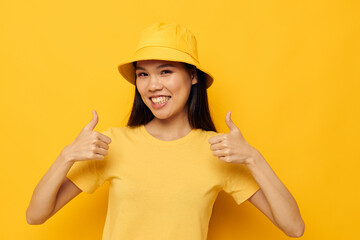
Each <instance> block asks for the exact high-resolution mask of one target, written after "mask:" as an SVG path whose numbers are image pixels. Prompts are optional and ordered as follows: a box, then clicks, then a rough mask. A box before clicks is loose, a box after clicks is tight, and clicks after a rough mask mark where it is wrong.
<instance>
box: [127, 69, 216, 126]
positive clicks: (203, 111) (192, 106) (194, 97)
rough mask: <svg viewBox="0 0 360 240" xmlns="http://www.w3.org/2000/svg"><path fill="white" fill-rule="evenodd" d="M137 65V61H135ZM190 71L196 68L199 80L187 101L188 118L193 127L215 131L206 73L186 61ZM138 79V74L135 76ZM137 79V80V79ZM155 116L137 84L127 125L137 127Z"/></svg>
mask: <svg viewBox="0 0 360 240" xmlns="http://www.w3.org/2000/svg"><path fill="white" fill-rule="evenodd" d="M133 64H134V67H136V62H134V63H133ZM184 64H185V66H186V68H187V69H188V70H189V71H190V70H192V69H196V74H197V77H198V82H197V83H196V84H193V85H192V87H191V90H190V95H189V98H188V101H187V106H188V118H189V123H190V126H191V128H193V129H198V128H200V129H203V130H205V131H215V132H216V128H215V125H214V123H213V121H212V119H211V116H210V110H209V104H208V97H207V91H206V80H205V73H204V72H202V71H200V70H199V69H197V68H196V67H195V66H194V65H191V64H188V63H184ZM135 79H136V76H135ZM135 81H136V80H135ZM153 118H154V115H153V114H152V112H151V110H150V109H149V108H148V107H147V106H146V105H145V103H144V102H143V100H142V99H141V96H140V93H139V91H138V90H137V87H136V86H135V97H134V103H133V107H132V110H131V114H130V117H129V121H128V123H127V126H129V127H137V126H140V125H143V124H146V123H148V122H150V121H151V120H152V119H153Z"/></svg>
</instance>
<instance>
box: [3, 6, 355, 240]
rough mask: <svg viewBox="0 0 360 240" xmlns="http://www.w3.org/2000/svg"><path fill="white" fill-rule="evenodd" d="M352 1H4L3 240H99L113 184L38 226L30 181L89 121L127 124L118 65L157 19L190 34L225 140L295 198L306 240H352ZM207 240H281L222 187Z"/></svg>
mask: <svg viewBox="0 0 360 240" xmlns="http://www.w3.org/2000/svg"><path fill="white" fill-rule="evenodd" d="M359 13H360V5H359V2H358V1H356V0H354V1H329V0H324V1H314V0H302V1H278V0H271V1H250V0H248V1H236V0H232V1H226V0H224V1H209V0H207V1H193V0H183V1H168V0H163V1H160V0H154V1H144V0H141V1H102V2H101V3H100V1H70V0H66V1H45V0H41V1H25V0H17V1H4V0H1V1H0V56H1V62H0V74H1V75H0V79H1V81H0V84H1V85H0V87H1V88H0V98H1V101H0V104H1V105H0V110H1V118H0V127H1V132H0V136H1V144H0V152H1V160H0V171H1V175H0V178H1V179H0V181H1V198H0V208H1V209H0V226H1V227H0V239H100V238H101V234H102V228H103V224H104V220H105V213H106V212H105V211H106V200H107V190H108V185H104V186H103V187H102V188H100V189H99V190H97V191H96V192H95V193H94V194H92V195H87V194H84V193H82V194H80V195H79V196H78V197H77V198H76V199H74V200H73V201H72V202H70V203H69V204H68V205H66V206H65V207H64V208H63V209H61V210H60V212H58V213H57V214H56V215H54V216H53V218H51V219H49V220H48V221H47V222H46V223H45V224H43V225H39V226H31V225H28V224H27V223H26V218H25V211H26V208H27V206H28V203H29V201H30V198H31V194H32V191H33V189H34V188H35V186H36V184H37V183H38V181H39V180H40V178H41V177H42V176H43V174H44V173H45V172H46V171H47V170H48V168H49V167H50V165H51V164H52V163H53V161H54V160H55V159H56V157H57V155H58V154H59V153H60V151H61V150H62V148H63V147H64V146H65V145H67V144H69V143H70V142H71V141H72V140H73V139H74V138H75V137H76V136H77V135H78V133H79V132H80V130H81V129H82V128H83V127H84V126H85V125H86V124H87V123H88V122H89V121H90V120H91V117H92V114H91V111H92V110H93V109H95V110H96V111H97V112H98V115H99V123H98V125H97V126H96V128H95V130H96V131H103V130H106V129H107V128H108V127H118V126H124V125H125V123H126V120H127V118H128V116H129V111H130V107H131V104H132V99H133V90H134V88H133V86H132V85H130V84H128V83H127V82H125V80H124V79H122V78H121V76H120V74H119V73H118V72H117V68H116V67H117V64H118V63H119V62H120V61H121V60H123V59H125V58H126V57H128V56H130V54H132V52H133V51H134V49H135V47H136V43H137V39H138V37H139V34H140V31H141V30H142V29H143V28H144V27H146V26H148V25H150V24H152V23H154V22H157V21H165V22H178V23H180V24H183V25H184V26H187V27H188V28H189V29H190V30H191V31H192V32H194V33H195V35H196V37H197V40H198V48H199V56H200V62H201V63H202V65H204V66H205V67H206V68H207V69H209V71H210V72H212V73H213V75H214V77H215V82H214V84H213V86H212V87H210V89H209V98H210V104H211V112H212V115H213V118H214V120H215V124H216V126H217V128H218V130H219V131H222V132H227V131H228V129H227V127H226V124H225V121H224V118H225V114H226V112H227V111H228V110H232V119H233V121H234V122H235V123H236V125H237V126H238V127H239V128H240V130H241V131H242V133H243V135H244V137H245V139H246V140H247V141H248V142H249V143H250V144H251V145H252V146H254V147H255V148H257V149H258V150H259V151H260V152H261V153H262V154H263V156H264V157H265V159H266V160H267V161H268V162H269V163H270V165H271V166H272V168H273V169H274V171H275V172H276V173H277V175H278V176H279V178H280V179H281V180H282V181H283V182H284V183H285V185H286V186H287V187H288V188H289V190H290V191H291V193H292V194H293V195H294V197H295V198H296V200H297V202H298V204H299V207H300V210H301V213H302V216H303V218H304V220H305V223H306V230H305V234H304V236H303V237H302V238H303V239H355V238H356V236H357V234H356V233H357V228H358V220H357V219H358V216H359V207H358V203H359V200H360V198H359V187H358V183H359V174H358V172H359V166H360V164H359V160H360V153H359V147H358V145H359V143H360V141H359V134H360V127H359V123H360V117H359V115H360V114H359V110H360V100H359V90H360V88H359V87H360V83H359V80H360V70H359V69H360V33H359V32H360V17H359ZM208 239H210V240H215V239H221V240H227V239H289V238H288V237H286V236H285V234H283V233H282V232H281V231H280V230H278V229H277V228H276V227H275V226H273V225H272V223H271V222H270V221H269V220H268V219H266V217H265V216H264V215H262V213H261V212H259V211H258V210H257V209H256V208H255V207H253V206H252V205H251V204H249V203H244V204H242V205H240V206H237V205H236V203H235V202H234V201H233V199H232V198H231V197H230V196H229V195H227V194H225V193H224V192H221V193H220V195H219V197H218V199H217V201H216V203H215V206H214V212H213V217H212V219H211V221H210V226H209V238H208Z"/></svg>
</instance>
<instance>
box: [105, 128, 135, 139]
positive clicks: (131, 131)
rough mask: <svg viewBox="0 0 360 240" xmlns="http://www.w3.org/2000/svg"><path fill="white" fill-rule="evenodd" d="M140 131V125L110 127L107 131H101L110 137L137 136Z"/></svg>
mask: <svg viewBox="0 0 360 240" xmlns="http://www.w3.org/2000/svg"><path fill="white" fill-rule="evenodd" d="M139 132H140V126H138V127H128V126H125V127H109V128H108V129H106V130H105V131H102V132H101V133H102V134H104V135H106V136H108V137H110V138H115V139H119V138H123V137H126V138H129V137H135V136H136V135H138V134H139Z"/></svg>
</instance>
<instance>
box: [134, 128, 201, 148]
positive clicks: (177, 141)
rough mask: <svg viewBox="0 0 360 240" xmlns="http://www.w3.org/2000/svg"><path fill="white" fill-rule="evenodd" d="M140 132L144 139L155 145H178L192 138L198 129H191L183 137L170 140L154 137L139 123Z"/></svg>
mask: <svg viewBox="0 0 360 240" xmlns="http://www.w3.org/2000/svg"><path fill="white" fill-rule="evenodd" d="M139 130H140V132H142V134H143V135H144V136H145V137H146V139H147V140H148V141H150V142H152V143H154V144H156V145H160V146H174V145H179V144H183V143H185V142H187V141H189V140H190V139H191V138H193V136H194V135H195V133H196V132H197V130H198V129H192V130H191V131H190V132H189V133H188V134H187V135H185V136H184V137H181V138H178V139H175V140H170V141H166V140H160V139H158V138H156V137H154V136H153V135H151V134H150V133H149V132H148V131H147V130H146V128H145V126H144V125H141V126H140V128H139Z"/></svg>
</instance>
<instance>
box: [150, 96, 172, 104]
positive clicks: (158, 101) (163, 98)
mask: <svg viewBox="0 0 360 240" xmlns="http://www.w3.org/2000/svg"><path fill="white" fill-rule="evenodd" d="M170 98H171V97H170V96H160V97H152V98H150V100H151V101H152V102H153V103H154V104H162V103H164V102H167V101H168V100H169V99H170Z"/></svg>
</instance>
